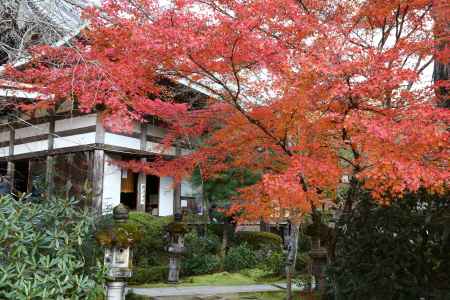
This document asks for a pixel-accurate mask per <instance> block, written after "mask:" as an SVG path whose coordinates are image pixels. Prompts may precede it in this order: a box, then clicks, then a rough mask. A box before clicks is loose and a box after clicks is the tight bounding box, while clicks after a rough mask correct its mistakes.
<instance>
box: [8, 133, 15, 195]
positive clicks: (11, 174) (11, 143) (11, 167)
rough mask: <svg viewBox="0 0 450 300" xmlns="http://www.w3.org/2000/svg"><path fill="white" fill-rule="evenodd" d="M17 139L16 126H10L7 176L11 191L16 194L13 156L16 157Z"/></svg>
mask: <svg viewBox="0 0 450 300" xmlns="http://www.w3.org/2000/svg"><path fill="white" fill-rule="evenodd" d="M15 137H16V132H15V130H14V126H13V125H12V124H9V152H8V156H9V158H8V166H7V171H6V174H7V176H8V180H9V186H10V191H11V192H14V173H15V169H16V168H15V163H14V161H13V160H12V156H13V155H14V140H15Z"/></svg>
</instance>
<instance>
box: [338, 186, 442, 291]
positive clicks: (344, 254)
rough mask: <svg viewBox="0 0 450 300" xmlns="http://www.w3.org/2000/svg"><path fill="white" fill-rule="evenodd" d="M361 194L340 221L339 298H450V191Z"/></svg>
mask: <svg viewBox="0 0 450 300" xmlns="http://www.w3.org/2000/svg"><path fill="white" fill-rule="evenodd" d="M448 196H449V195H447V197H442V198H438V197H436V196H431V195H428V194H426V193H425V192H421V193H418V194H417V195H405V197H404V198H403V199H400V200H398V201H395V202H393V203H392V204H391V205H390V206H380V205H378V204H376V203H375V202H374V201H373V200H371V199H370V196H369V195H366V197H367V198H365V199H364V198H363V199H361V201H360V203H359V204H358V205H357V206H356V207H355V208H354V211H353V212H352V214H351V216H348V219H346V220H341V222H339V223H338V227H337V229H338V230H337V245H336V260H335V262H334V264H333V265H332V267H331V268H330V270H329V271H330V275H331V278H334V279H335V282H336V285H337V287H338V290H337V291H338V296H339V297H338V299H346V300H347V299H348V300H352V299H386V300H390V299H420V298H423V299H450V273H449V270H450V229H449V228H450V227H449V220H450V197H448Z"/></svg>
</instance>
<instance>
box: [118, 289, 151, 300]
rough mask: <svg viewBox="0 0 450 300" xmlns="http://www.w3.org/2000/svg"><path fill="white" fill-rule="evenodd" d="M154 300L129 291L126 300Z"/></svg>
mask: <svg viewBox="0 0 450 300" xmlns="http://www.w3.org/2000/svg"><path fill="white" fill-rule="evenodd" d="M152 299H153V298H152V297H150V296H142V295H137V294H135V293H134V292H133V290H130V291H128V293H127V294H126V295H125V300H152Z"/></svg>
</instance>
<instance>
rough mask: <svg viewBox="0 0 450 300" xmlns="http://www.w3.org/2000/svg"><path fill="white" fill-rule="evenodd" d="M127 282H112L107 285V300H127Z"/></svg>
mask: <svg viewBox="0 0 450 300" xmlns="http://www.w3.org/2000/svg"><path fill="white" fill-rule="evenodd" d="M126 286H127V284H126V283H125V282H118V281H112V282H108V283H107V284H106V300H125V288H126Z"/></svg>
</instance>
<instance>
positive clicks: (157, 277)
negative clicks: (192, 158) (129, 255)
mask: <svg viewBox="0 0 450 300" xmlns="http://www.w3.org/2000/svg"><path fill="white" fill-rule="evenodd" d="M168 272H169V266H168V265H166V266H156V267H144V268H140V267H137V268H134V269H133V276H132V277H131V278H130V283H131V284H144V283H151V282H164V281H166V280H167V276H168Z"/></svg>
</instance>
